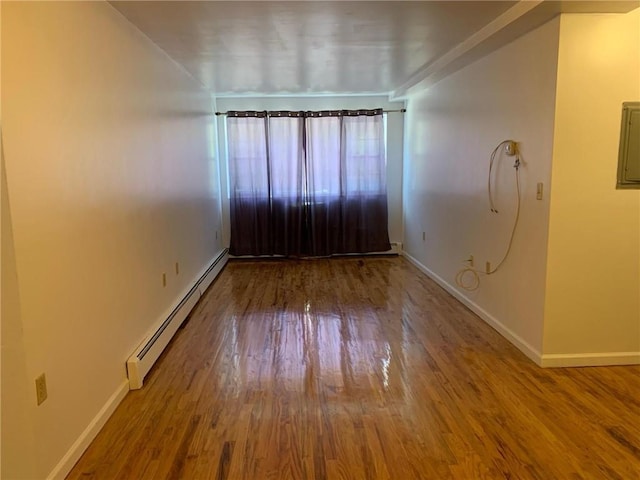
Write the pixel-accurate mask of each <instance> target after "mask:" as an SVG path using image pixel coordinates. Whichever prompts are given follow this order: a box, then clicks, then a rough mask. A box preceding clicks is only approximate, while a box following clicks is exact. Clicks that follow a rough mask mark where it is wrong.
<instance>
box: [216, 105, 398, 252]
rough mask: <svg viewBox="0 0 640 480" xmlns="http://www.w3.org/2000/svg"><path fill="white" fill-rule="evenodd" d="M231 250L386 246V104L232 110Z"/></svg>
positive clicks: (343, 249) (229, 127) (229, 115)
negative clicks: (361, 107)
mask: <svg viewBox="0 0 640 480" xmlns="http://www.w3.org/2000/svg"><path fill="white" fill-rule="evenodd" d="M227 142H228V159H229V185H230V213H231V245H230V253H231V254H232V255H285V256H328V255H334V254H344V253H367V252H376V251H387V250H389V249H390V248H391V246H390V244H389V234H388V230H387V223H388V222H387V193H386V156H385V155H386V153H385V150H386V149H385V137H384V122H383V114H382V110H381V109H376V110H335V111H322V112H289V111H279V112H228V113H227Z"/></svg>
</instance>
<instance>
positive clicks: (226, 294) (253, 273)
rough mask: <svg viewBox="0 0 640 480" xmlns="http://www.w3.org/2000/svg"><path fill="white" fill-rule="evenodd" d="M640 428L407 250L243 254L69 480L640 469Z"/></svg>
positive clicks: (636, 414)
mask: <svg viewBox="0 0 640 480" xmlns="http://www.w3.org/2000/svg"><path fill="white" fill-rule="evenodd" d="M639 426H640V367H606V368H572V369H541V368H539V367H537V366H536V365H534V364H533V363H532V362H531V361H530V360H528V359H527V358H526V357H525V356H524V355H522V354H521V353H520V352H519V351H518V350H517V349H516V348H515V347H513V346H512V345H511V344H510V343H508V342H507V341H506V340H505V339H503V338H502V337H501V336H500V335H499V334H498V333H496V332H495V331H494V330H493V329H492V328H491V327H489V326H488V325H487V324H485V323H484V322H483V321H482V320H480V319H478V318H477V317H476V316H475V315H474V314H473V313H471V312H470V311H468V310H467V309H466V308H465V307H463V306H462V305H461V304H460V303H458V302H457V301H456V300H455V299H453V298H452V297H451V296H449V295H448V294H447V293H446V292H444V291H443V290H442V289H441V288H440V287H438V286H437V285H436V284H435V283H433V282H432V281H431V280H429V279H428V278H426V277H425V276H424V275H422V274H421V273H420V272H419V271H418V270H417V269H415V268H414V267H413V266H411V265H410V264H409V263H408V262H406V261H405V260H403V259H402V258H394V257H368V258H341V259H322V260H300V261H294V260H286V261H232V262H230V263H229V264H228V265H227V267H226V268H225V270H224V271H223V273H222V274H221V276H220V277H219V278H218V280H217V281H216V282H215V283H214V285H213V286H212V287H211V288H210V289H209V291H208V292H207V294H206V296H205V297H204V298H203V299H202V300H201V302H200V304H199V305H198V306H197V307H196V309H195V310H194V313H193V314H192V317H191V319H190V320H189V322H188V323H187V324H186V325H185V327H184V328H183V329H182V330H180V331H179V333H178V334H177V335H176V337H175V338H174V341H173V342H172V344H171V345H170V346H169V347H168V349H167V351H165V353H164V354H163V356H162V357H161V359H160V360H159V361H158V363H157V364H156V366H155V367H154V369H153V371H152V372H151V373H150V375H149V376H148V377H147V379H146V380H145V386H144V388H143V389H142V390H139V391H133V392H131V393H129V395H128V396H127V397H126V398H125V400H124V401H123V402H122V404H121V405H120V407H119V408H118V409H117V411H116V412H115V414H114V415H113V417H112V418H111V419H110V420H109V421H108V423H107V424H106V426H105V427H104V429H103V430H102V431H101V432H100V434H99V435H98V437H97V438H96V439H95V441H94V442H93V443H92V445H91V446H90V447H89V449H88V450H87V452H86V453H85V454H84V456H83V457H82V458H81V460H80V461H79V462H78V464H77V465H76V466H75V468H74V470H73V471H72V472H71V473H70V475H69V476H68V478H70V479H87V478H95V479H116V478H117V479H164V478H167V479H179V478H184V479H252V480H253V479H325V478H326V479H350V480H351V479H392V480H404V479H438V480H440V479H481V478H487V479H498V478H510V479H541V480H551V479H638V478H640V428H639Z"/></svg>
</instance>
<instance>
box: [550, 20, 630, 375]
mask: <svg viewBox="0 0 640 480" xmlns="http://www.w3.org/2000/svg"><path fill="white" fill-rule="evenodd" d="M624 101H640V9H636V10H635V11H633V12H630V13H628V14H625V15H563V16H562V18H561V21H560V50H559V60H558V90H557V103H556V122H555V141H554V150H553V173H552V177H553V192H552V197H551V213H550V227H549V265H548V269H547V300H546V308H545V329H544V352H545V354H547V356H549V355H550V356H551V357H553V355H573V354H578V355H587V356H591V355H590V354H593V353H597V354H602V355H604V357H605V358H604V359H603V361H605V362H606V363H608V362H615V359H616V357H619V359H620V360H621V361H623V362H624V361H625V359H626V361H629V360H633V358H635V361H636V362H637V361H640V191H638V190H616V188H615V184H616V172H617V162H618V145H619V139H620V116H621V110H622V102H624ZM624 352H629V353H630V354H631V355H629V354H624ZM633 352H635V356H634V354H633ZM592 362H593V359H591V360H589V359H587V363H592Z"/></svg>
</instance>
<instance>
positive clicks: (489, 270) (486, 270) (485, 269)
mask: <svg viewBox="0 0 640 480" xmlns="http://www.w3.org/2000/svg"><path fill="white" fill-rule="evenodd" d="M484 271H485V272H486V273H491V262H487V263H486V264H485V265H484Z"/></svg>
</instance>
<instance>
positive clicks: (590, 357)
mask: <svg viewBox="0 0 640 480" xmlns="http://www.w3.org/2000/svg"><path fill="white" fill-rule="evenodd" d="M613 365H640V352H604V353H546V354H544V355H542V362H541V366H542V367H604V366H613Z"/></svg>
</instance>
